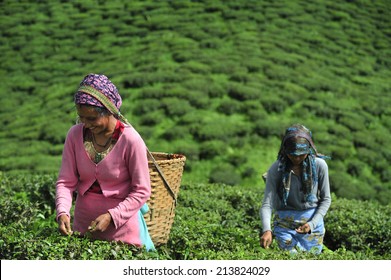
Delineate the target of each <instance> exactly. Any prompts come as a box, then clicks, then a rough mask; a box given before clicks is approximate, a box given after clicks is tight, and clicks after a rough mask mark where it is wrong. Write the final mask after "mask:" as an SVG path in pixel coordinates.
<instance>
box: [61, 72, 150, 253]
mask: <svg viewBox="0 0 391 280" xmlns="http://www.w3.org/2000/svg"><path fill="white" fill-rule="evenodd" d="M74 99H75V104H76V109H77V113H78V116H79V120H80V123H79V124H76V125H74V126H72V127H71V129H70V130H69V132H68V134H67V137H66V140H65V144H64V150H63V155H62V164H61V169H60V172H59V176H58V180H57V183H56V210H57V221H58V225H59V231H60V232H61V233H62V234H64V235H68V234H71V233H72V228H71V221H70V220H71V215H70V209H71V206H72V197H73V194H74V193H77V198H76V202H75V209H74V219H73V231H77V232H80V233H81V234H82V235H84V234H86V233H87V232H90V234H91V236H92V237H93V238H94V239H100V240H113V241H122V242H124V243H128V244H133V245H136V246H138V247H141V246H145V247H146V249H147V250H152V249H154V246H153V243H152V241H151V238H150V236H149V233H148V229H147V226H146V224H145V221H144V218H143V214H144V213H145V211H147V210H148V206H147V205H146V204H145V203H146V201H147V199H148V198H149V196H150V194H151V187H150V175H149V168H148V159H147V148H146V146H145V143H144V141H143V140H142V138H141V137H140V135H139V134H138V132H137V131H136V130H135V129H134V128H133V127H131V126H129V125H127V124H126V123H127V122H125V123H124V122H122V121H121V120H126V119H125V118H124V117H123V116H122V115H121V114H120V112H119V109H120V106H121V104H122V100H121V96H120V95H119V93H118V90H117V88H116V87H115V85H114V84H113V83H112V82H111V81H110V80H109V79H108V78H107V77H106V76H104V75H97V74H89V75H87V76H86V77H85V78H84V79H83V81H82V82H81V83H80V86H79V89H78V90H77V92H76V94H75V97H74Z"/></svg>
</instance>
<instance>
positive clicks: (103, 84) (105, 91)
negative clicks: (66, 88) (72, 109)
mask: <svg viewBox="0 0 391 280" xmlns="http://www.w3.org/2000/svg"><path fill="white" fill-rule="evenodd" d="M94 92H95V93H98V94H99V93H100V94H101V95H104V96H105V97H106V98H105V99H106V101H109V102H111V103H112V104H113V105H114V106H115V108H116V109H117V110H118V111H119V109H120V107H121V104H122V99H121V96H120V95H119V93H118V90H117V88H116V86H115V85H114V84H113V83H112V82H111V81H110V80H109V79H108V78H107V77H106V76H105V75H98V74H88V75H87V76H85V77H84V79H83V81H81V83H80V85H79V89H78V90H77V92H76V94H75V97H74V100H75V103H76V104H86V105H92V106H97V107H102V108H106V109H108V110H109V111H110V112H111V113H112V114H114V115H116V114H117V112H113V110H112V109H111V108H109V107H110V106H109V105H110V104H104V103H105V102H104V101H102V102H103V103H102V102H101V101H99V100H98V99H97V98H96V97H94V95H93V93H94Z"/></svg>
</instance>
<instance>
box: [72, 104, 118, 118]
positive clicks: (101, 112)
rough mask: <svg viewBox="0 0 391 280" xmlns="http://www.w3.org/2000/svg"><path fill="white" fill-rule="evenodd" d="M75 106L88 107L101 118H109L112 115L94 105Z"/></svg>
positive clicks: (103, 108)
mask: <svg viewBox="0 0 391 280" xmlns="http://www.w3.org/2000/svg"><path fill="white" fill-rule="evenodd" d="M76 106H80V107H82V106H83V107H88V108H92V109H94V110H95V111H96V112H97V113H99V114H100V115H101V116H110V115H112V113H111V112H110V111H109V110H107V109H106V108H105V107H99V106H94V105H88V104H76Z"/></svg>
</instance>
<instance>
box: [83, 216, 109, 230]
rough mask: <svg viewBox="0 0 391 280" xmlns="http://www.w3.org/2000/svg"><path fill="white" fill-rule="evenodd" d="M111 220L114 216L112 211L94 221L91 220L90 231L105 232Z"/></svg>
mask: <svg viewBox="0 0 391 280" xmlns="http://www.w3.org/2000/svg"><path fill="white" fill-rule="evenodd" d="M111 220H112V218H111V215H110V213H105V214H102V215H100V216H99V217H98V218H96V219H95V220H94V221H92V222H91V224H90V226H89V227H88V230H89V231H90V232H95V231H101V232H103V231H105V230H106V229H107V228H108V226H109V225H110V223H111Z"/></svg>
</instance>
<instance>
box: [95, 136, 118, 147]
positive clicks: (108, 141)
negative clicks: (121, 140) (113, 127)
mask: <svg viewBox="0 0 391 280" xmlns="http://www.w3.org/2000/svg"><path fill="white" fill-rule="evenodd" d="M112 136H113V134H111V135H110V137H109V139H107V141H106V143H105V144H104V145H101V144H99V143H98V142H96V139H95V135H94V133H92V141H93V142H94V144H96V145H98V146H99V147H102V148H106V147H107V145H108V144H109V143H110V141H111V137H112Z"/></svg>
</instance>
